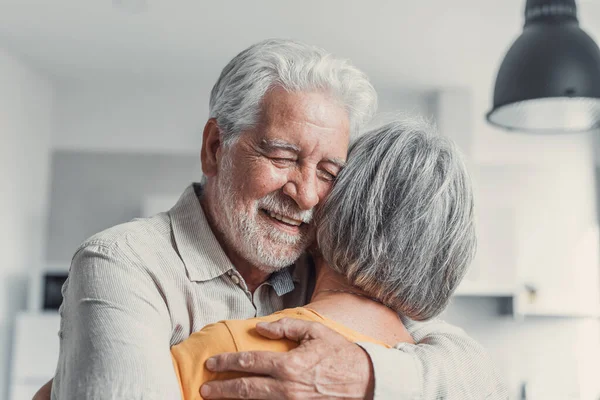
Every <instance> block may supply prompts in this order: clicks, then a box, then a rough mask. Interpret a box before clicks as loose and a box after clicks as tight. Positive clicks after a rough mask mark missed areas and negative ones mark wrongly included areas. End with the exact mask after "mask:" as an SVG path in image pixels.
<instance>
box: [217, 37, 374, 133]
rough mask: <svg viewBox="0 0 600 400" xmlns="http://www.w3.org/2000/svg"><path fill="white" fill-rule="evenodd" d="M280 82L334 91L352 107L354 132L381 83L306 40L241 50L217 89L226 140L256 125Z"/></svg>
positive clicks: (348, 108) (305, 89) (288, 87)
mask: <svg viewBox="0 0 600 400" xmlns="http://www.w3.org/2000/svg"><path fill="white" fill-rule="evenodd" d="M274 87H282V88H284V89H285V90H287V91H289V92H312V91H319V92H323V93H327V94H328V95H331V96H332V98H334V99H335V100H336V101H338V102H339V104H340V105H341V106H342V107H344V108H345V110H346V111H347V113H348V118H349V121H350V136H351V137H353V136H356V135H357V134H358V132H360V130H361V128H362V127H363V126H364V125H365V124H366V123H367V122H368V121H369V120H370V119H371V117H372V116H373V115H374V113H375V111H376V109H377V94H376V92H375V89H374V88H373V86H372V85H371V83H370V82H369V80H368V78H367V76H366V75H365V74H364V73H363V72H362V71H360V70H359V69H358V68H356V67H354V66H353V65H352V64H350V62H349V61H348V60H344V59H339V58H336V57H333V56H332V55H331V54H330V53H328V52H327V51H325V50H323V49H321V48H319V47H315V46H311V45H307V44H304V43H300V42H296V41H292V40H284V39H269V40H265V41H262V42H260V43H257V44H254V45H252V46H250V47H248V48H247V49H246V50H244V51H242V52H241V53H240V54H238V55H237V56H235V57H234V58H233V59H232V60H231V61H230V62H229V64H227V65H226V66H225V68H224V69H223V71H222V72H221V76H220V77H219V79H218V80H217V83H216V84H215V86H214V87H213V89H212V91H211V95H210V106H209V116H210V118H215V119H216V120H217V123H218V125H219V127H220V128H221V131H222V135H223V141H224V142H225V143H230V142H231V141H232V140H234V139H235V138H236V137H238V136H239V134H240V133H242V132H243V131H245V130H248V129H252V128H253V127H255V126H256V124H257V123H258V122H259V119H260V111H261V102H262V99H263V98H264V96H265V94H266V93H267V92H268V91H269V90H270V89H272V88H274Z"/></svg>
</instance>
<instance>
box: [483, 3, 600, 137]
mask: <svg viewBox="0 0 600 400" xmlns="http://www.w3.org/2000/svg"><path fill="white" fill-rule="evenodd" d="M525 21H526V22H525V27H524V29H523V33H522V34H521V36H519V38H518V39H517V40H516V41H515V42H514V43H513V45H512V46H511V48H510V49H509V50H508V53H507V54H506V56H505V57H504V61H503V62H502V64H501V66H500V70H499V71H498V76H497V78H496V85H495V88H494V105H493V109H492V110H491V111H490V112H489V113H488V114H487V120H488V121H489V122H490V123H491V124H493V125H496V126H500V127H502V128H505V129H508V130H516V131H523V132H533V133H564V132H581V131H587V130H590V129H594V128H595V127H597V126H598V125H599V123H600V50H599V49H598V46H597V45H596V43H595V42H594V41H593V40H592V38H590V37H589V36H588V35H587V34H586V33H585V32H584V31H583V30H582V29H581V28H580V27H579V22H578V20H577V8H576V4H575V1H574V0H528V1H527V5H526V10H525Z"/></svg>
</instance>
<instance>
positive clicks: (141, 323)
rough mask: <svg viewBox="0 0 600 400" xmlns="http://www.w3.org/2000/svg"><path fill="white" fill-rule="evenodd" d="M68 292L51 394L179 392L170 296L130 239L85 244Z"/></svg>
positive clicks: (155, 396) (73, 266) (176, 394)
mask: <svg viewBox="0 0 600 400" xmlns="http://www.w3.org/2000/svg"><path fill="white" fill-rule="evenodd" d="M121 246H124V248H123V247H121ZM63 295H64V300H63V305H62V306H61V327H60V333H59V337H60V355H59V361H58V366H57V370H56V375H55V378H54V382H53V387H52V399H114V398H122V399H125V398H131V399H133V398H138V399H139V398H144V399H161V400H162V399H167V398H169V399H171V398H178V397H179V396H180V390H179V385H178V383H177V379H176V377H175V371H174V369H173V363H172V361H171V353H170V349H169V346H170V338H171V320H170V317H169V313H168V310H167V307H166V304H165V302H164V300H163V298H162V296H161V293H160V291H159V289H158V288H157V286H156V284H155V283H154V281H153V280H152V279H151V276H150V274H149V273H148V271H146V270H145V269H144V267H143V265H142V263H141V262H140V261H139V260H138V259H137V258H136V257H135V254H134V253H133V252H132V251H131V250H130V249H129V248H128V247H127V244H126V242H125V243H123V244H120V243H113V244H110V245H104V244H99V243H98V242H91V243H90V244H87V245H86V246H84V247H83V248H81V249H80V250H79V251H78V252H77V253H76V255H75V257H74V258H73V262H72V264H71V269H70V271H69V277H68V280H67V282H66V283H65V286H64V287H63Z"/></svg>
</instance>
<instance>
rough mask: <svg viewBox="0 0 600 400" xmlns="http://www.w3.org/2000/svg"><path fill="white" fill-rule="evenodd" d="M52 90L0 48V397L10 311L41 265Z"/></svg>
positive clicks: (20, 302)
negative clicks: (32, 269) (34, 268)
mask: <svg viewBox="0 0 600 400" xmlns="http://www.w3.org/2000/svg"><path fill="white" fill-rule="evenodd" d="M52 106H53V91H52V88H51V86H50V85H49V84H48V82H46V81H45V80H44V79H43V78H42V77H41V76H40V75H38V74H37V73H36V72H35V71H32V70H31V69H29V68H28V67H27V66H26V65H25V64H23V63H22V62H21V61H19V60H17V59H16V58H14V57H12V56H11V55H10V54H8V53H7V52H4V51H3V50H2V49H0V135H1V137H2V141H1V142H0V187H1V188H2V195H0V221H2V229H0V254H1V255H2V261H1V263H0V287H1V290H0V397H1V398H7V397H8V396H7V394H6V392H7V386H8V385H7V379H8V374H9V370H8V368H7V365H8V362H9V356H10V348H11V346H10V343H11V341H12V340H11V336H12V329H13V324H14V316H15V313H16V312H17V311H18V310H20V309H24V308H25V306H26V297H27V287H26V282H27V276H28V271H29V270H30V269H31V268H32V267H35V266H37V265H39V264H40V263H42V262H43V247H44V245H45V233H46V229H45V227H46V220H47V211H48V210H47V199H48V176H49V154H50V141H51V127H52Z"/></svg>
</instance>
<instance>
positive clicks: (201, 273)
mask: <svg viewBox="0 0 600 400" xmlns="http://www.w3.org/2000/svg"><path fill="white" fill-rule="evenodd" d="M197 190H199V191H200V193H201V191H202V186H200V184H196V183H194V184H192V185H190V186H188V187H187V189H185V191H184V192H183V194H182V195H181V197H180V198H179V201H178V202H177V204H175V206H173V208H171V210H170V211H169V216H170V217H171V229H172V230H173V238H174V240H175V245H176V246H177V251H178V252H179V256H180V257H181V260H182V261H183V263H184V265H185V268H186V270H187V274H188V277H189V278H190V280H191V281H199V282H202V281H207V280H210V279H213V278H216V277H218V276H221V275H223V274H225V273H227V271H229V270H230V269H232V268H234V267H233V264H231V261H230V260H229V258H228V257H227V255H226V254H225V252H224V251H223V248H222V247H221V245H220V244H219V241H218V240H217V238H216V237H215V235H214V234H213V232H212V229H211V228H210V225H209V224H208V221H207V220H206V216H205V215H204V211H203V210H202V206H201V205H200V200H199V199H198V194H197V193H196V191H197Z"/></svg>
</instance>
